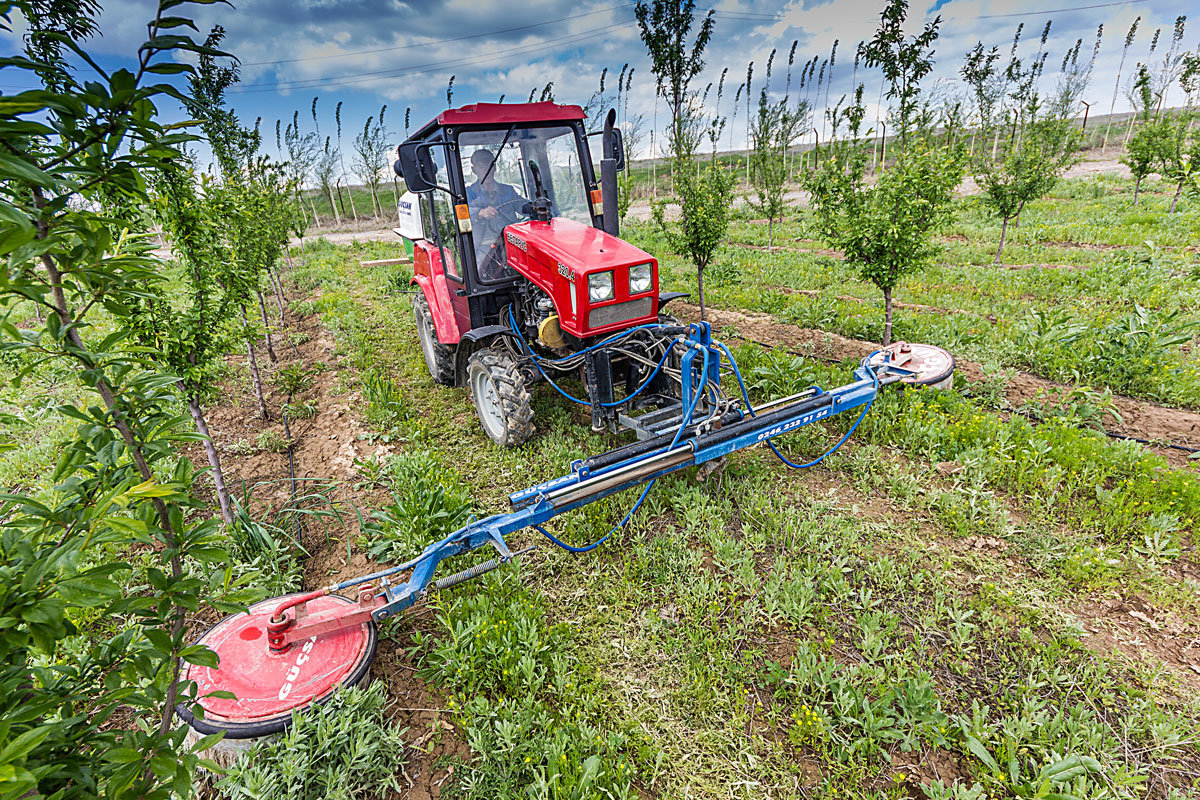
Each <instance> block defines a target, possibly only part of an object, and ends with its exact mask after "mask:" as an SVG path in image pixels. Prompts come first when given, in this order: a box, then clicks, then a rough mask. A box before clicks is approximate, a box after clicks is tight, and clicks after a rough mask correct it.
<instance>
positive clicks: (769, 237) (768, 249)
mask: <svg viewBox="0 0 1200 800" xmlns="http://www.w3.org/2000/svg"><path fill="white" fill-rule="evenodd" d="M774 222H775V220H773V219H772V218H771V217H767V252H768V253H769V252H771V228H772V223H774Z"/></svg>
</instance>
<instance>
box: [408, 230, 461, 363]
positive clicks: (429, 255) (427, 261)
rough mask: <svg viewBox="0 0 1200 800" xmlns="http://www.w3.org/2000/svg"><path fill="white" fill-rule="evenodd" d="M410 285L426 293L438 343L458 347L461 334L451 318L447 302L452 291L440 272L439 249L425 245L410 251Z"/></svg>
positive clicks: (450, 310)
mask: <svg viewBox="0 0 1200 800" xmlns="http://www.w3.org/2000/svg"><path fill="white" fill-rule="evenodd" d="M412 283H415V284H417V286H419V287H420V288H421V291H422V292H424V293H425V300H426V302H428V303H429V313H430V314H431V315H432V316H433V330H434V333H436V334H437V338H438V341H439V342H441V343H442V344H458V343H459V342H460V341H461V340H462V331H461V330H460V329H459V327H458V320H457V319H455V317H454V307H453V305H452V304H451V301H450V292H451V291H452V289H451V288H450V285H449V283H448V282H447V280H446V274H445V272H444V271H443V270H442V254H441V252H440V251H439V250H438V248H436V247H433V246H432V245H430V244H428V243H426V242H417V243H416V247H414V248H413V278H412V281H410V284H412Z"/></svg>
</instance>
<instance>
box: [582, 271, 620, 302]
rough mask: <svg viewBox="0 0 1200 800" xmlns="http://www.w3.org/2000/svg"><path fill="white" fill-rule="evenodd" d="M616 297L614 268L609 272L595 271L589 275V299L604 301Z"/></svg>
mask: <svg viewBox="0 0 1200 800" xmlns="http://www.w3.org/2000/svg"><path fill="white" fill-rule="evenodd" d="M614 297H616V294H615V293H614V291H613V274H612V270H609V271H608V272H593V273H592V274H591V275H588V299H589V300H591V301H592V302H593V303H602V302H604V301H605V300H612V299H613V298H614Z"/></svg>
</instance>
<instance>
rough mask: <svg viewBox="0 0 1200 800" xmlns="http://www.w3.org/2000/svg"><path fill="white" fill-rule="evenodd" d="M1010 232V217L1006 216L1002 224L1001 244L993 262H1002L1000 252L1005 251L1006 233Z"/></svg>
mask: <svg viewBox="0 0 1200 800" xmlns="http://www.w3.org/2000/svg"><path fill="white" fill-rule="evenodd" d="M1006 233H1008V217H1005V218H1004V222H1003V224H1001V225H1000V246H999V247H997V248H996V260H995V261H993V262H992V263H993V264H999V263H1000V254H1001V253H1003V252H1004V234H1006Z"/></svg>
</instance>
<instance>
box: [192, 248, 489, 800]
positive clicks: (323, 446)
mask: <svg viewBox="0 0 1200 800" xmlns="http://www.w3.org/2000/svg"><path fill="white" fill-rule="evenodd" d="M388 233H389V235H392V234H391V232H390V231H389V232H388ZM289 335H290V337H291V341H295V342H296V344H295V345H293V344H291V343H290V342H289ZM275 339H276V344H275V348H276V353H277V354H278V356H279V363H278V365H272V364H271V363H270V362H269V361H268V359H267V357H266V353H265V351H264V350H263V349H262V348H260V352H259V353H258V357H259V364H260V367H262V368H264V373H265V374H264V384H265V385H264V388H265V389H266V388H269V389H270V392H271V394H270V397H269V398H268V400H267V405H268V408H269V409H270V410H271V411H272V413H273V414H274V415H275V418H273V419H272V420H262V419H260V418H259V417H258V412H257V402H256V400H255V399H254V395H253V389H252V387H251V385H250V382H249V380H246V379H240V377H239V376H244V375H245V374H246V370H247V367H246V365H245V361H246V356H244V355H238V356H229V357H228V361H229V363H230V367H231V370H230V372H231V374H232V375H233V376H234V377H233V378H231V379H228V380H226V381H225V382H224V384H223V385H222V387H221V393H220V400H219V402H218V403H216V404H214V405H212V406H210V407H209V408H207V409H205V414H206V417H207V419H208V424H209V429H210V431H211V433H212V437H213V441H214V442H215V443H216V445H217V448H218V450H219V451H220V453H221V458H222V464H223V466H224V469H225V475H226V482H227V484H228V485H229V486H230V490H231V491H232V492H234V493H235V494H237V495H239V496H240V495H241V491H240V489H241V487H249V488H251V489H253V493H252V496H251V501H250V509H251V511H252V513H253V514H254V516H255V517H256V518H263V517H265V518H270V517H271V516H272V515H273V514H274V513H275V512H277V511H278V510H279V509H280V508H283V507H284V506H285V505H286V504H287V503H288V502H289V498H290V495H291V471H290V469H289V463H288V455H287V453H286V451H285V452H254V453H248V454H242V449H243V447H244V446H245V445H244V444H243V445H241V446H235V443H238V442H241V443H249V444H250V445H253V444H254V443H255V441H256V439H257V437H258V435H259V434H260V433H262V432H263V431H267V430H275V431H277V432H279V433H280V434H281V435H282V433H283V424H282V421H281V419H279V412H280V408H281V407H282V405H283V404H284V403H285V402H288V398H287V397H286V396H284V395H283V394H282V393H281V392H280V391H279V390H278V389H277V388H275V387H274V385H273V382H272V381H271V380H270V374H273V372H274V370H275V369H277V368H278V367H281V366H287V365H289V364H295V363H303V364H304V366H305V367H306V368H309V369H311V368H313V367H315V366H317V365H318V364H323V365H325V367H326V369H325V370H323V371H321V372H319V373H317V374H316V375H314V377H313V382H312V385H311V386H310V387H309V388H308V389H306V390H305V391H304V392H303V393H301V394H300V395H297V396H296V397H293V398H292V399H291V402H292V403H293V404H294V405H297V406H298V405H301V404H305V403H308V404H312V405H314V406H315V407H316V414H315V415H314V416H313V417H311V418H310V419H306V420H291V421H290V427H291V433H292V439H293V440H294V441H295V447H294V451H293V455H294V459H295V477H296V481H297V487H298V488H297V494H299V495H303V494H305V493H307V492H311V491H314V490H319V491H321V492H322V493H323V494H325V495H326V497H327V498H328V501H329V502H332V503H334V504H336V509H337V511H338V513H339V514H340V516H341V519H340V522H339V521H337V520H327V521H326V523H325V524H324V525H322V524H320V523H319V522H316V521H308V522H306V523H305V525H304V530H303V533H302V535H301V544H302V546H303V547H304V549H305V550H306V551H307V552H308V553H309V554H310V555H309V557H308V559H306V561H305V563H304V579H303V580H304V587H303V588H305V589H306V590H308V589H315V588H317V587H319V586H323V585H328V584H329V583H331V582H334V581H339V580H344V579H347V578H350V577H353V576H356V575H362V574H367V573H369V572H372V571H374V570H375V569H377V568H378V567H379V565H377V564H375V563H374V562H372V561H370V560H369V559H368V558H367V557H366V556H365V555H364V554H363V553H362V552H360V551H359V550H358V548H357V547H355V546H354V544H353V543H354V541H355V539H356V538H357V536H358V533H359V522H358V514H356V513H355V509H356V508H357V509H358V510H359V511H360V512H361V513H362V514H363V515H364V516H366V515H368V514H369V513H370V510H371V509H373V508H378V507H379V506H380V505H382V503H383V501H384V493H383V492H382V491H380V490H378V489H372V488H368V487H363V486H361V485H357V486H356V483H355V481H356V479H357V478H358V474H357V468H356V467H355V464H354V462H355V459H361V458H369V457H370V456H371V455H372V454H375V453H384V452H387V451H388V450H389V447H388V445H377V444H371V443H370V441H369V440H367V439H365V438H364V437H365V434H366V429H365V428H364V426H363V425H362V423H361V421H360V420H359V418H358V416H357V415H356V413H355V409H358V408H360V407H361V406H362V399H361V397H360V396H359V394H358V393H357V392H347V391H345V389H344V386H345V385H346V384H347V383H349V381H347V378H348V377H349V374H348V373H349V367H347V366H345V365H342V364H339V360H338V358H337V356H336V354H335V353H334V343H333V340H332V338H331V336H330V334H329V333H328V332H327V331H326V330H325V329H324V328H323V327H322V326H321V324H320V321H319V320H318V319H317V317H315V316H306V317H298V316H294V315H291V314H289V315H288V317H287V319H286V320H285V321H284V323H283V329H282V330H278V329H277V330H276V336H275ZM189 455H190V456H191V457H192V459H193V461H194V462H195V463H196V464H197V465H198V466H205V467H206V466H207V460H206V459H205V456H204V453H203V450H202V449H200V448H199V447H195V448H193V451H192V452H189ZM329 502H326V503H321V504H317V503H313V504H310V505H312V506H313V507H314V508H329V507H330V506H329ZM213 505H214V507H215V505H216V504H215V498H214V502H213ZM348 542H349V543H350V544H349V546H348V544H347V543H348ZM348 551H349V558H347V552H348ZM424 619H425V614H424V613H423V612H421V611H418V612H416V613H414V614H410V615H406V616H405V618H404V619H403V620H401V621H399V622H398V623H397V625H396V627H395V628H393V629H391V631H390V632H385V633H384V634H383V635H381V637H380V643H379V650H378V653H377V655H376V658H375V662H374V664H373V666H372V669H371V679H372V680H379V681H383V682H384V683H385V685H386V686H387V688H388V695H389V697H391V698H392V700H393V702H394V706H393V707H392V709H391V712H390V713H391V715H392V717H393V718H394V719H395V720H396V721H397V722H398V723H399V724H400V725H402V726H404V727H406V728H407V729H408V736H409V741H410V746H411V748H412V750H411V752H410V758H409V760H408V762H407V763H405V764H398V765H397V769H398V770H400V771H401V773H402V774H401V777H402V779H403V781H404V782H405V783H406V784H407V788H406V790H405V791H404V792H402V793H401V794H400V795H399V797H400V798H401V799H402V800H437V798H439V797H440V795H441V787H442V786H443V784H444V783H445V781H446V780H447V778H448V777H449V772H448V771H447V769H445V768H442V767H437V766H436V764H437V762H438V760H439V759H441V758H442V757H443V756H447V755H455V754H456V755H460V756H463V757H464V758H465V757H467V756H468V755H469V752H470V751H469V748H468V747H467V745H466V743H465V742H463V741H462V739H461V738H460V737H459V736H458V734H457V732H456V731H455V730H454V727H453V725H451V724H450V723H449V721H448V718H449V714H448V712H445V711H443V710H442V709H444V707H445V703H444V701H443V700H442V698H440V697H439V696H438V694H437V693H436V691H434V690H433V689H432V688H431V687H429V686H428V685H427V684H426V683H425V682H424V681H423V680H421V679H420V678H418V677H417V675H416V673H415V671H414V669H413V668H412V667H411V666H410V665H409V664H408V663H407V659H406V656H405V652H404V648H403V645H402V644H401V643H402V642H407V641H408V639H409V635H410V633H411V631H412V630H413V628H414V626H420V625H421V624H422V622H423V620H424Z"/></svg>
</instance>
